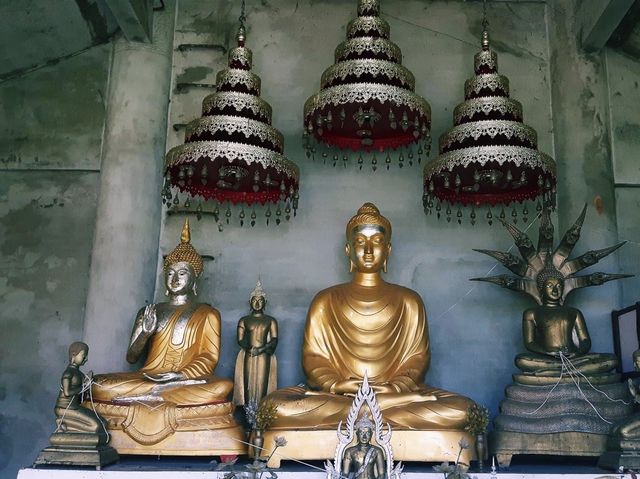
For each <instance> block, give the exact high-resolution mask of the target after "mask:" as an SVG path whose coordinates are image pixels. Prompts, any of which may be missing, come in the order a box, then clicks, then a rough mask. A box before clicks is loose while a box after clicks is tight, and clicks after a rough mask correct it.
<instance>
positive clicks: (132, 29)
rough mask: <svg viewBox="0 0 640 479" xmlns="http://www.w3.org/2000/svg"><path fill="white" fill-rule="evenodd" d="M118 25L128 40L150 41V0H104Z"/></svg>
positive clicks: (151, 8)
mask: <svg viewBox="0 0 640 479" xmlns="http://www.w3.org/2000/svg"><path fill="white" fill-rule="evenodd" d="M106 2H107V6H108V7H109V10H111V13H112V14H113V16H114V17H115V18H116V21H117V22H118V26H119V27H120V29H121V30H122V33H124V36H125V38H126V39H127V40H129V41H130V42H144V43H150V42H151V41H152V34H153V32H152V19H153V2H152V0H106Z"/></svg>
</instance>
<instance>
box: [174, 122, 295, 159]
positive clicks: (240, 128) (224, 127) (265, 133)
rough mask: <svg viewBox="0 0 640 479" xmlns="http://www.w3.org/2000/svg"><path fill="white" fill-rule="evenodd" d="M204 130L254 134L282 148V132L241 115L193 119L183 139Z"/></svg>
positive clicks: (245, 134) (279, 148)
mask: <svg viewBox="0 0 640 479" xmlns="http://www.w3.org/2000/svg"><path fill="white" fill-rule="evenodd" d="M205 131H208V132H210V133H214V132H216V131H224V132H226V133H228V134H230V135H231V134H233V133H241V134H242V135H243V136H244V137H245V138H249V137H251V136H255V137H258V138H260V140H262V141H268V142H270V143H271V144H272V145H274V146H275V147H276V148H277V149H278V151H282V150H283V148H284V138H283V136H282V133H280V132H279V131H278V130H276V129H275V128H274V127H272V126H271V125H267V124H266V123H263V122H260V121H256V120H251V119H249V118H244V117H241V116H230V115H213V116H204V117H202V118H198V119H197V120H193V121H192V122H191V123H189V124H188V125H187V128H186V131H185V134H184V136H185V140H184V141H185V142H188V141H190V140H191V138H192V137H193V136H197V135H200V134H202V133H204V132H205Z"/></svg>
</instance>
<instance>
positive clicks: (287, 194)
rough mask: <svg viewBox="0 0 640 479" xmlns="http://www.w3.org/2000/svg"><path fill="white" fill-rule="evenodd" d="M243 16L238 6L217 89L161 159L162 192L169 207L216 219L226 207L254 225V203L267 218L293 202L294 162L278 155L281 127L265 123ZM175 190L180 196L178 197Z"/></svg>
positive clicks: (289, 209)
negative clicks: (232, 42)
mask: <svg viewBox="0 0 640 479" xmlns="http://www.w3.org/2000/svg"><path fill="white" fill-rule="evenodd" d="M243 20H244V8H243V14H242V16H241V26H240V28H239V29H238V34H237V47H235V48H233V49H231V50H230V51H229V68H227V69H224V70H221V71H220V72H218V74H217V77H216V93H213V94H211V95H209V96H207V97H206V98H205V99H204V101H203V102H202V115H203V116H202V117H201V118H198V119H196V120H194V121H192V122H191V123H189V124H188V125H187V127H186V131H185V143H184V144H183V145H180V146H177V147H175V148H173V149H171V150H170V151H169V152H168V153H167V156H166V159H165V185H164V188H163V191H162V198H163V202H164V203H165V204H167V205H168V206H169V207H170V210H169V211H170V212H171V210H174V211H175V210H177V211H179V212H189V211H191V212H194V213H195V214H196V215H197V216H198V219H199V218H200V217H201V216H202V214H203V213H212V214H213V215H214V217H215V219H216V221H217V222H218V224H219V225H220V227H221V225H222V221H221V220H222V219H224V221H226V223H227V224H229V223H230V221H231V219H232V217H233V216H234V213H233V212H232V208H233V209H234V210H236V215H237V218H238V220H239V224H240V225H241V226H243V225H244V224H245V222H248V223H249V224H250V225H251V226H255V224H256V220H257V216H258V214H257V212H256V206H258V209H259V210H263V211H264V216H265V218H266V223H267V224H269V222H270V221H273V222H274V223H276V224H280V222H281V221H282V219H285V220H289V219H290V218H291V216H292V214H293V216H295V215H296V211H297V209H298V198H299V195H298V185H299V171H298V167H297V166H296V164H295V163H293V162H292V161H290V160H288V159H287V158H286V157H285V156H284V155H283V149H284V140H283V136H282V133H280V131H278V130H277V129H275V128H274V127H273V126H271V106H270V105H269V104H268V103H267V102H266V101H264V100H263V99H262V98H260V78H259V77H258V76H257V75H256V74H255V73H252V72H251V66H252V52H251V50H249V49H248V48H246V47H245V29H244V26H243ZM172 190H173V191H172ZM176 190H177V191H176ZM178 191H179V192H181V193H184V194H185V195H186V197H187V198H186V200H185V201H184V203H183V204H182V205H181V204H180V199H179V197H178ZM198 197H199V198H200V202H199V204H198V206H197V207H196V208H195V209H193V208H192V205H191V203H192V201H193V199H194V198H198ZM203 201H204V202H206V203H207V204H208V205H209V206H208V207H207V209H206V210H205V208H204V207H203ZM210 203H212V204H210ZM260 205H263V207H262V208H261V207H260ZM265 205H266V206H265ZM245 207H246V210H245Z"/></svg>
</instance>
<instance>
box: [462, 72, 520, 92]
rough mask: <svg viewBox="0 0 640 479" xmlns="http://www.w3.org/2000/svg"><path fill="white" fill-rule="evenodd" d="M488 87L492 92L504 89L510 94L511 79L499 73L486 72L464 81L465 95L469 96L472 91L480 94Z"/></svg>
mask: <svg viewBox="0 0 640 479" xmlns="http://www.w3.org/2000/svg"><path fill="white" fill-rule="evenodd" d="M486 88H488V89H489V90H491V91H492V92H495V91H496V90H500V91H503V92H504V93H505V94H506V96H509V79H508V78H507V77H506V76H504V75H499V74H498V73H485V74H482V75H477V76H474V77H472V78H469V79H468V80H467V81H465V82H464V96H465V98H468V97H469V95H470V94H471V93H476V94H478V93H479V92H480V91H482V90H483V89H486Z"/></svg>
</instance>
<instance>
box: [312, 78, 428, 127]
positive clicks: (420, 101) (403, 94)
mask: <svg viewBox="0 0 640 479" xmlns="http://www.w3.org/2000/svg"><path fill="white" fill-rule="evenodd" d="M371 100H377V101H379V102H380V103H387V102H389V103H393V104H394V105H396V106H397V107H401V108H402V107H405V108H408V109H409V110H411V111H414V112H417V113H418V114H420V115H421V116H423V117H426V118H427V120H428V121H429V122H430V121H431V107H430V106H429V103H427V101H426V100H425V99H424V98H422V97H420V96H418V95H416V94H415V93H414V92H412V91H411V90H405V89H404V88H398V87H395V86H390V85H382V84H379V83H349V84H347V85H336V86H333V87H330V88H325V89H324V90H320V92H318V93H316V94H315V95H312V96H311V97H309V98H308V99H307V101H306V103H305V105H304V117H305V119H306V118H307V117H308V116H309V115H311V114H313V113H314V112H315V111H316V110H321V109H323V108H324V107H326V106H327V105H334V106H338V105H346V104H349V103H352V104H353V103H355V104H358V103H361V104H365V103H367V102H369V101H371Z"/></svg>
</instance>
